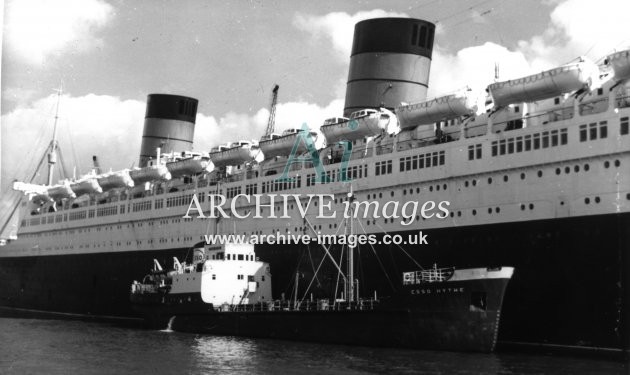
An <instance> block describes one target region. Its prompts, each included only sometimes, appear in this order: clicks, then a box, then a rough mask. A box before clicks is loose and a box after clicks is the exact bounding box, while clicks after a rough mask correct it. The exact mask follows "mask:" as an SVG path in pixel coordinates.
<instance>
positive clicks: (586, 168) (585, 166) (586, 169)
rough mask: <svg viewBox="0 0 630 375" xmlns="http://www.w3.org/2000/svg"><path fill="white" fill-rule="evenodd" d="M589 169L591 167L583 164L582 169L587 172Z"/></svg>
mask: <svg viewBox="0 0 630 375" xmlns="http://www.w3.org/2000/svg"><path fill="white" fill-rule="evenodd" d="M589 169H591V167H590V166H589V165H588V164H584V170H585V171H587V172H588V170H589Z"/></svg>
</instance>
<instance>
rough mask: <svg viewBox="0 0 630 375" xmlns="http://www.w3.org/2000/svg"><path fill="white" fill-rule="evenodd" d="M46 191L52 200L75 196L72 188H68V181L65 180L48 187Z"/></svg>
mask: <svg viewBox="0 0 630 375" xmlns="http://www.w3.org/2000/svg"><path fill="white" fill-rule="evenodd" d="M46 193H47V194H48V196H49V197H50V198H52V199H54V200H59V199H66V198H76V197H77V196H76V194H75V193H74V191H72V188H70V182H69V181H67V180H66V181H63V182H62V183H61V184H59V185H55V186H51V187H49V188H48V190H47V191H46Z"/></svg>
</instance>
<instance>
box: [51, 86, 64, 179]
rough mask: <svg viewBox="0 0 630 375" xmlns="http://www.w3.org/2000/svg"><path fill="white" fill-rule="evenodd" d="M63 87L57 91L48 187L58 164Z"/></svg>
mask: <svg viewBox="0 0 630 375" xmlns="http://www.w3.org/2000/svg"><path fill="white" fill-rule="evenodd" d="M62 90H63V86H59V90H57V105H56V108H55V124H54V126H53V138H52V141H50V146H49V147H50V151H49V152H48V185H49V186H50V185H52V181H53V171H54V168H55V164H56V163H57V120H58V119H59V101H60V99H61V92H62Z"/></svg>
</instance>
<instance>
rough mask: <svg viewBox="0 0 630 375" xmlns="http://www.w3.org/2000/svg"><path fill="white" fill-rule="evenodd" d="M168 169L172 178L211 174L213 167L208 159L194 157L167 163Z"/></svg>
mask: <svg viewBox="0 0 630 375" xmlns="http://www.w3.org/2000/svg"><path fill="white" fill-rule="evenodd" d="M166 169H168V172H169V173H170V174H171V176H172V177H181V176H192V175H196V174H199V173H203V172H211V171H212V169H213V166H212V162H210V160H208V158H207V157H202V156H193V157H190V158H186V159H180V160H176V161H172V162H169V163H166Z"/></svg>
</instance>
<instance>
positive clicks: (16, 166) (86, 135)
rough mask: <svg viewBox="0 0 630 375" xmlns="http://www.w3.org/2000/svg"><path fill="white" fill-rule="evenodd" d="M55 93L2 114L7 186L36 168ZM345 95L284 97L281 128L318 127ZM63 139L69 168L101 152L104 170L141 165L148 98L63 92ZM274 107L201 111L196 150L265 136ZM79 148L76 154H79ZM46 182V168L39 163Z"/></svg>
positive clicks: (86, 166)
mask: <svg viewBox="0 0 630 375" xmlns="http://www.w3.org/2000/svg"><path fill="white" fill-rule="evenodd" d="M56 100H57V99H56V95H50V96H48V97H46V98H43V99H40V100H37V101H35V102H33V103H32V104H30V105H19V106H18V107H17V108H15V109H14V110H13V111H11V112H9V113H7V114H5V115H3V116H2V118H1V123H2V138H1V139H2V174H3V175H2V177H3V178H2V181H5V183H4V186H3V188H5V187H6V185H7V184H8V182H10V181H11V180H13V179H20V180H23V179H25V178H26V176H28V175H30V174H32V173H33V172H34V170H35V168H36V165H37V162H38V160H39V158H40V157H41V155H43V153H44V151H45V149H46V146H47V145H48V143H49V142H50V139H51V138H52V132H53V123H54V110H55V104H56ZM342 107H343V103H342V101H341V100H335V101H332V102H331V103H330V104H328V105H327V106H324V107H321V106H318V105H316V104H311V103H306V102H290V103H279V104H278V106H277V110H276V131H277V132H282V131H283V130H285V129H288V128H299V127H301V126H302V123H307V124H308V126H310V127H311V128H319V126H320V125H321V124H322V123H323V121H324V119H325V118H327V117H332V116H335V115H339V114H341V112H342ZM59 114H60V115H59V116H60V119H59V121H58V139H59V145H60V148H61V149H62V153H63V155H64V158H65V161H66V167H67V168H68V172H69V173H72V168H73V167H74V166H77V167H80V172H82V173H86V172H88V171H89V170H90V169H91V166H92V155H97V156H98V157H99V160H100V164H101V167H102V168H103V169H104V170H109V169H110V168H111V169H113V170H118V169H122V168H129V167H131V166H132V165H137V163H138V158H139V154H140V144H141V141H142V129H143V125H144V114H145V103H144V102H142V101H138V100H121V99H119V98H117V97H113V96H107V95H94V94H89V95H86V96H81V97H72V96H70V95H63V96H62V98H61V101H60V110H59ZM268 116H269V112H268V110H267V109H265V108H262V109H260V110H258V111H257V112H256V113H255V114H254V115H248V114H239V113H234V112H229V113H227V114H225V115H224V116H222V117H220V118H219V119H218V120H217V119H216V118H215V117H214V116H209V115H204V114H202V113H199V114H197V122H196V125H195V139H194V150H197V151H206V152H207V151H209V150H210V148H211V147H212V146H215V145H218V144H221V143H225V142H229V141H237V140H241V139H245V140H252V139H256V140H257V139H260V137H261V136H262V135H263V134H264V132H265V129H266V126H267V119H268ZM74 154H76V160H75V158H74ZM40 173H41V174H42V177H41V178H40V179H38V182H43V177H44V176H45V173H46V172H45V168H43V169H40Z"/></svg>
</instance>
